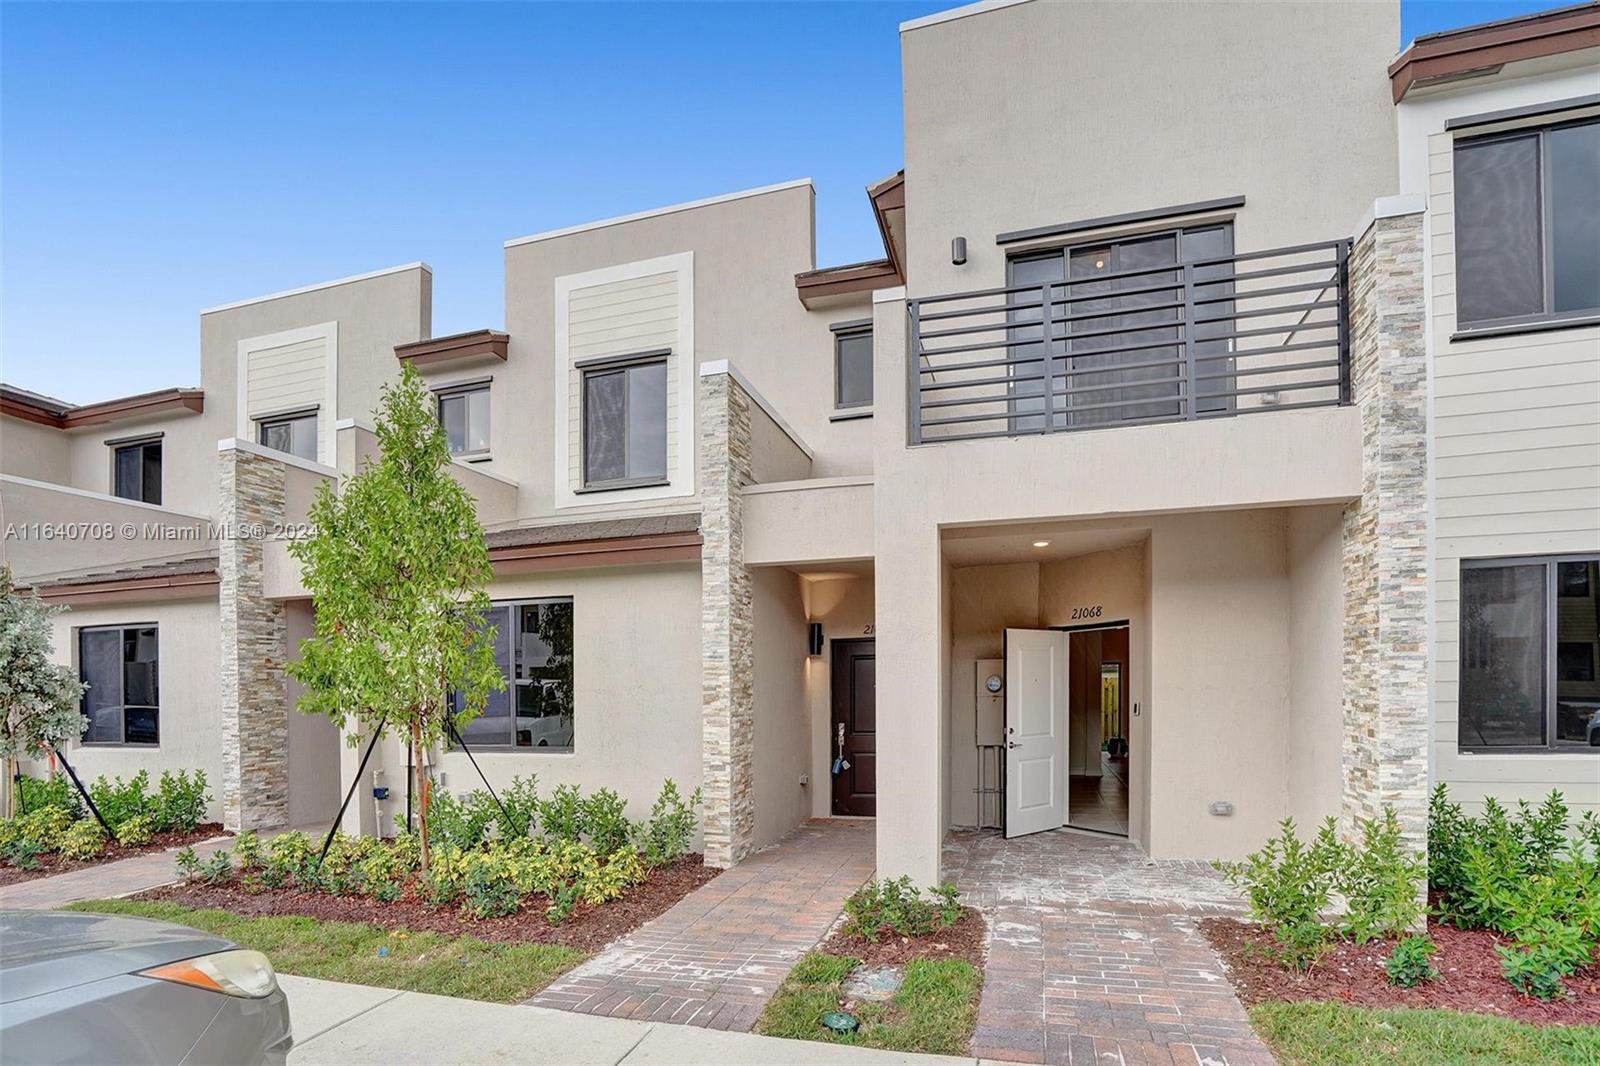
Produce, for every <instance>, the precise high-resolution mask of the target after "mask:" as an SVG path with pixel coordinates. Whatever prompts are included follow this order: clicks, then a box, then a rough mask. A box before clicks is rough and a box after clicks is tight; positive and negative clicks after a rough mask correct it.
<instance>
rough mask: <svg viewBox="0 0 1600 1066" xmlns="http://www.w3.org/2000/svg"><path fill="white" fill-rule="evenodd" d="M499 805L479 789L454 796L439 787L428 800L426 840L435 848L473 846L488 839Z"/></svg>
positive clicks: (496, 818)
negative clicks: (458, 796) (460, 795)
mask: <svg viewBox="0 0 1600 1066" xmlns="http://www.w3.org/2000/svg"><path fill="white" fill-rule="evenodd" d="M499 814H500V808H499V806H498V805H497V804H496V803H495V802H494V799H493V798H492V797H491V796H490V795H489V793H487V792H484V791H483V790H481V789H480V790H478V791H476V792H469V793H468V794H467V795H465V796H462V797H461V798H459V799H458V798H456V797H455V796H453V795H451V794H450V793H449V792H446V791H445V790H443V789H440V790H438V791H437V792H435V793H434V795H433V797H432V799H431V800H430V801H429V803H428V842H429V843H430V844H431V845H433V846H435V847H455V848H475V847H477V846H478V845H479V844H482V843H483V842H484V841H485V840H486V839H488V835H489V830H490V828H491V827H492V826H494V825H495V824H496V822H497V821H498V818H499Z"/></svg>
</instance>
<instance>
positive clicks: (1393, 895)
mask: <svg viewBox="0 0 1600 1066" xmlns="http://www.w3.org/2000/svg"><path fill="white" fill-rule="evenodd" d="M1343 859H1344V861H1343V862H1341V863H1340V866H1339V870H1338V876H1337V879H1336V887H1337V889H1338V892H1339V894H1340V895H1341V896H1343V897H1344V900H1345V913H1344V915H1343V917H1342V919H1341V920H1340V927H1339V928H1340V932H1341V933H1343V934H1344V935H1345V936H1348V937H1350V938H1352V939H1353V940H1355V942H1356V943H1357V944H1365V943H1366V942H1367V941H1369V940H1373V939H1375V938H1377V937H1382V936H1390V935H1394V934H1399V933H1405V932H1407V931H1408V930H1411V929H1414V928H1416V926H1417V925H1418V924H1420V923H1421V921H1422V915H1423V907H1422V901H1421V899H1420V894H1419V890H1420V889H1421V887H1422V885H1423V883H1424V879H1425V878H1426V876H1427V869H1426V866H1425V864H1424V863H1423V862H1422V860H1420V859H1419V858H1417V857H1416V855H1414V854H1412V853H1411V851H1410V850H1409V849H1408V848H1407V847H1406V843H1405V834H1404V831H1403V830H1402V828H1401V826H1400V820H1399V819H1398V818H1396V817H1395V813H1394V810H1393V808H1390V807H1385V808H1384V811H1383V817H1382V818H1381V819H1380V818H1365V819H1362V821H1361V841H1360V843H1359V844H1357V845H1356V846H1354V847H1351V848H1348V849H1346V851H1345V854H1344V857H1343Z"/></svg>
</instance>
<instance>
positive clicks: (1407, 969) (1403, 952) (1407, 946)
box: [1383, 935, 1439, 988]
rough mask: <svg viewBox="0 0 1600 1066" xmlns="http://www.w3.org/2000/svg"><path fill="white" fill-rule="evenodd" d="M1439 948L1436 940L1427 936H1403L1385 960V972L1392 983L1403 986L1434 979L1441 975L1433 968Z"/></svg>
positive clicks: (1408, 986) (1406, 986)
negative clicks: (1434, 954)
mask: <svg viewBox="0 0 1600 1066" xmlns="http://www.w3.org/2000/svg"><path fill="white" fill-rule="evenodd" d="M1437 950H1438V948H1437V947H1436V946H1435V945H1434V942H1433V941H1432V940H1429V939H1428V938H1427V937H1425V936H1418V935H1413V936H1405V937H1401V938H1400V939H1399V940H1397V941H1395V945H1394V951H1392V952H1391V953H1390V954H1389V958H1388V959H1386V960H1385V961H1384V964H1383V972H1384V973H1386V974H1388V975H1389V983H1390V984H1392V985H1399V986H1400V987H1401V988H1411V987H1412V986H1413V985H1417V984H1421V983H1422V982H1423V981H1432V980H1433V979H1434V978H1436V977H1438V976H1439V971H1438V970H1436V969H1434V968H1433V953H1434V952H1435V951H1437Z"/></svg>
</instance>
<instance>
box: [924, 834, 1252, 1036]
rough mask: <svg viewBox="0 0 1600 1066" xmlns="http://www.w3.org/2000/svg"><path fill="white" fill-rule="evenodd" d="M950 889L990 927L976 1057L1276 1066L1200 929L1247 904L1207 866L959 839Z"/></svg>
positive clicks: (1076, 843) (1070, 842) (1049, 840)
mask: <svg viewBox="0 0 1600 1066" xmlns="http://www.w3.org/2000/svg"><path fill="white" fill-rule="evenodd" d="M944 865H945V875H946V876H947V877H948V878H950V879H952V880H954V881H955V882H956V884H957V885H958V886H959V887H960V889H961V892H962V895H963V897H964V898H965V899H966V900H967V902H969V903H971V904H972V905H973V906H976V907H978V908H979V909H980V910H982V911H983V912H984V914H985V916H986V917H987V918H988V920H989V926H990V930H989V931H990V943H989V958H988V964H987V966H986V968H985V973H984V981H983V996H982V999H981V1001H980V1003H979V1006H978V1028H977V1032H976V1033H975V1034H974V1036H973V1041H972V1050H973V1053H974V1054H975V1055H977V1056H978V1057H979V1058H980V1059H1004V1060H1009V1061H1014V1062H1043V1063H1051V1064H1066V1063H1071V1064H1073V1066H1077V1064H1080V1063H1094V1064H1096V1066H1111V1064H1117V1063H1121V1064H1126V1066H1134V1064H1136V1063H1137V1064H1144V1063H1158V1064H1160V1066H1173V1064H1183V1066H1190V1064H1194V1063H1207V1064H1223V1063H1226V1064H1228V1066H1253V1064H1270V1063H1272V1062H1273V1058H1272V1054H1271V1052H1270V1051H1269V1050H1268V1049H1267V1047H1266V1045H1265V1044H1263V1043H1262V1042H1261V1040H1260V1038H1259V1037H1257V1036H1256V1034H1255V1032H1254V1030H1252V1029H1251V1028H1250V1020H1249V1017H1248V1016H1247V1015H1246V1014H1245V1011H1244V1007H1243V1006H1241V1005H1240V1003H1239V1000H1238V997H1236V996H1235V995H1234V994H1233V989H1232V987H1231V985H1230V984H1229V983H1228V979H1227V977H1226V975H1225V974H1224V972H1223V968H1222V962H1221V960H1220V959H1218V958H1217V955H1216V953H1215V952H1214V951H1212V949H1211V946H1210V944H1208V943H1207V942H1206V939H1205V937H1204V936H1203V935H1202V934H1201V933H1200V931H1199V930H1198V929H1197V928H1196V927H1195V920H1196V919H1197V918H1200V917H1203V916H1206V915H1216V914H1236V913H1239V912H1240V910H1241V908H1242V904H1241V901H1240V900H1239V898H1238V897H1237V896H1236V895H1235V894H1234V892H1233V891H1232V890H1231V889H1230V888H1229V887H1228V886H1227V885H1226V884H1225V883H1224V882H1223V881H1222V879H1221V878H1220V877H1218V876H1217V874H1216V872H1215V871H1213V870H1212V869H1211V868H1210V867H1209V866H1207V865H1206V864H1204V863H1199V862H1173V861H1152V860H1150V859H1148V858H1146V857H1145V855H1144V853H1143V852H1141V851H1140V850H1139V849H1138V848H1137V847H1136V846H1135V845H1133V844H1131V843H1129V842H1128V841H1125V840H1120V839H1116V838H1111V837H1099V836H1093V835H1090V834H1084V833H1075V832H1072V831H1070V830H1060V831H1057V832H1051V833H1037V834H1034V835H1033V836H1028V837H1020V838H1018V839H1015V840H1009V841H1008V840H1005V839H1003V838H1001V836H1000V835H999V834H998V833H994V832H963V833H954V834H951V836H950V837H949V838H948V839H947V841H946V844H945V851H944Z"/></svg>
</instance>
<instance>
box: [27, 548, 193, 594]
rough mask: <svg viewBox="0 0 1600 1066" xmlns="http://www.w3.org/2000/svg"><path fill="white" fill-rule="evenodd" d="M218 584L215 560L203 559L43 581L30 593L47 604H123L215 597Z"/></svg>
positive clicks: (138, 566) (124, 568)
mask: <svg viewBox="0 0 1600 1066" xmlns="http://www.w3.org/2000/svg"><path fill="white" fill-rule="evenodd" d="M218 585H219V578H218V574H217V560H216V558H215V557H214V556H203V557H199V558H194V559H178V560H173V561H169V562H164V563H149V564H144V565H139V564H131V565H129V566H126V567H123V568H121V569H117V570H105V571H100V572H98V573H79V574H70V575H63V576H60V577H51V578H46V579H44V580H42V581H39V582H37V583H36V584H35V585H34V586H33V591H35V592H37V593H38V594H39V598H40V599H42V600H44V601H45V602H47V603H65V604H85V603H127V602H132V601H139V602H145V601H150V600H180V599H191V598H193V597H195V596H197V595H202V594H204V595H215V594H216V593H215V591H214V590H215V589H216V588H217V587H218Z"/></svg>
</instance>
